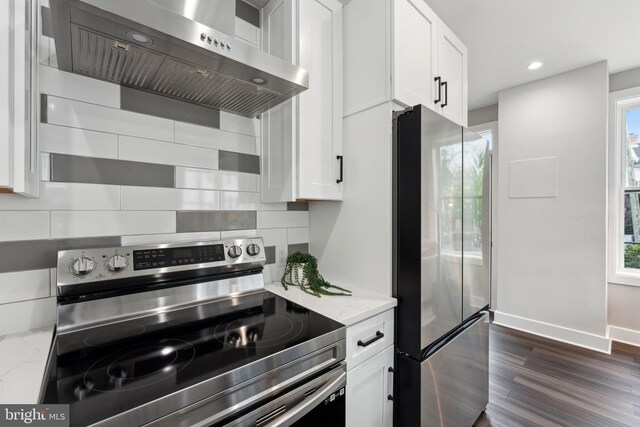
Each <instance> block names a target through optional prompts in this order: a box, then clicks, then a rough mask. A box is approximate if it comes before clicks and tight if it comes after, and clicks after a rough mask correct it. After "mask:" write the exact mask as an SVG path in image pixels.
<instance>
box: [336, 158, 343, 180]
mask: <svg viewBox="0 0 640 427" xmlns="http://www.w3.org/2000/svg"><path fill="white" fill-rule="evenodd" d="M337 158H338V161H339V162H340V178H338V179H336V182H337V183H338V184H340V183H341V182H342V181H344V179H342V172H343V168H344V157H342V156H337Z"/></svg>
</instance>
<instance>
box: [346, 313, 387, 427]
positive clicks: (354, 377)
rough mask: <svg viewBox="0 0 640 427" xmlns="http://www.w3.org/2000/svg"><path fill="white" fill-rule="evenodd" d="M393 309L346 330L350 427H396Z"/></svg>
mask: <svg viewBox="0 0 640 427" xmlns="http://www.w3.org/2000/svg"><path fill="white" fill-rule="evenodd" d="M393 322H394V316H393V309H391V310H387V311H386V312H384V313H381V314H378V315H377V316H374V317H371V318H369V319H366V320H363V321H362V322H359V323H356V324H355V325H352V326H350V327H349V328H348V329H347V359H346V360H347V413H346V417H347V423H346V425H347V427H391V426H392V425H393V381H394V371H393V369H394V344H393V343H394V329H393Z"/></svg>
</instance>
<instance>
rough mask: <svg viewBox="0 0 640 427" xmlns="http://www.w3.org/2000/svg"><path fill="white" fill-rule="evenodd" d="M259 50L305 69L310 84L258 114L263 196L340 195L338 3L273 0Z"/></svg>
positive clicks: (328, 197) (279, 198)
mask: <svg viewBox="0 0 640 427" xmlns="http://www.w3.org/2000/svg"><path fill="white" fill-rule="evenodd" d="M262 43H263V44H262V47H263V50H265V51H267V52H269V53H271V54H272V55H275V56H278V57H280V58H282V59H284V60H287V61H290V62H292V63H294V64H296V65H299V66H300V67H302V68H304V69H306V70H308V71H309V89H307V90H306V91H304V92H302V93H301V94H300V95H298V96H297V97H295V98H293V99H292V100H290V101H288V102H286V103H284V104H281V105H279V106H277V107H275V108H273V109H271V110H269V111H268V112H266V113H264V114H263V116H262V137H261V146H262V151H261V159H262V201H263V202H284V201H294V200H341V199H342V185H341V178H342V175H341V174H342V164H341V163H342V116H343V114H342V107H343V101H342V5H341V4H340V3H339V2H338V1H337V0H271V1H270V2H269V3H268V4H267V5H266V6H265V7H264V9H263V12H262Z"/></svg>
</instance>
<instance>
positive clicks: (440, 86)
mask: <svg viewBox="0 0 640 427" xmlns="http://www.w3.org/2000/svg"><path fill="white" fill-rule="evenodd" d="M433 81H434V82H436V83H438V99H435V100H434V101H433V102H434V104H437V103H438V102H440V101H442V83H441V82H440V76H438V77H436V78H434V79H433Z"/></svg>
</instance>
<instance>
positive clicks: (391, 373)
mask: <svg viewBox="0 0 640 427" xmlns="http://www.w3.org/2000/svg"><path fill="white" fill-rule="evenodd" d="M395 372H396V371H395V370H394V369H393V368H391V367H389V382H388V383H387V389H392V388H393V386H392V385H391V380H392V379H393V374H394V373H395ZM387 400H390V401H392V402H393V394H391V393H390V392H389V394H388V395H387Z"/></svg>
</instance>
